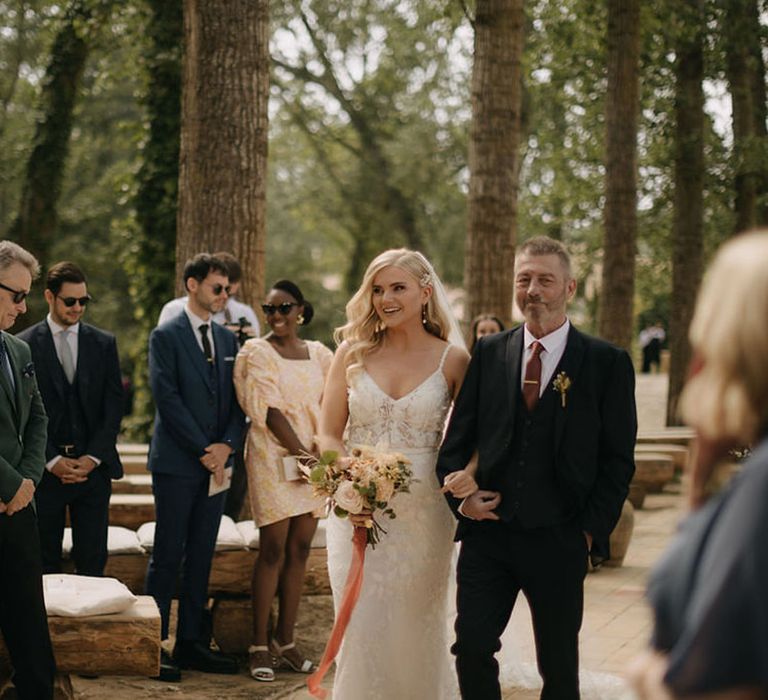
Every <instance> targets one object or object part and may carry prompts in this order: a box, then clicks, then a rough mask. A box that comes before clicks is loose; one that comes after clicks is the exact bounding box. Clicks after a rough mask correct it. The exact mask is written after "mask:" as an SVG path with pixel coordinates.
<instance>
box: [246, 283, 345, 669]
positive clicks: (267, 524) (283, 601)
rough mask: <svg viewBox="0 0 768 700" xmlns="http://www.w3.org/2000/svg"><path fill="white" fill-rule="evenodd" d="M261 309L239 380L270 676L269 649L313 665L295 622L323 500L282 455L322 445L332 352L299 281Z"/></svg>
mask: <svg viewBox="0 0 768 700" xmlns="http://www.w3.org/2000/svg"><path fill="white" fill-rule="evenodd" d="M262 309H263V310H264V314H265V316H266V319H267V323H268V324H269V327H270V329H271V332H270V333H269V334H268V335H267V336H265V337H264V338H257V339H254V340H249V341H248V342H246V343H245V345H244V346H243V348H242V349H241V350H240V353H239V354H238V356H237V362H236V365H235V386H236V390H237V396H238V399H239V401H240V405H241V406H242V407H243V410H244V411H245V413H246V414H247V415H248V417H249V418H250V419H251V428H250V430H249V432H248V438H247V443H246V468H247V473H248V494H249V499H250V505H251V513H252V515H253V519H254V521H255V523H256V525H257V527H258V528H259V555H258V558H257V559H256V563H255V565H254V569H253V580H252V589H251V592H252V603H253V635H254V636H253V645H252V646H251V648H250V649H249V652H250V672H251V675H252V676H253V678H254V679H256V680H258V681H272V680H274V677H275V674H274V670H273V668H272V660H271V655H275V656H277V657H278V659H279V660H280V661H281V662H282V663H284V664H285V665H287V666H289V667H290V668H292V669H293V670H294V671H300V672H304V673H308V672H310V671H311V670H312V669H313V664H312V662H311V661H309V660H308V659H305V658H304V657H303V656H302V655H301V654H300V653H299V652H298V650H297V649H296V647H295V645H294V641H293V630H294V626H295V623H296V616H297V612H298V607H299V601H300V599H301V589H302V584H303V581H304V571H305V568H306V562H307V556H308V554H309V548H310V544H311V542H312V537H313V536H314V534H315V530H316V528H317V518H318V517H321V516H322V515H323V513H324V503H323V501H322V500H321V499H319V498H317V497H315V496H314V495H313V493H312V488H311V486H309V484H307V483H306V482H305V481H303V480H302V479H299V478H295V477H296V476H297V475H296V474H291V473H286V465H284V461H283V460H284V458H285V457H290V456H291V455H302V454H315V453H316V448H315V444H314V439H315V434H316V433H317V425H318V416H319V413H320V399H321V397H322V392H323V385H324V383H325V377H326V374H327V373H328V368H329V367H330V363H331V359H332V357H333V354H332V353H331V351H330V350H329V349H328V348H326V347H325V346H324V345H323V344H322V343H320V342H317V341H314V340H306V341H305V340H302V339H301V338H299V335H298V328H299V326H305V325H307V324H308V323H309V322H310V320H311V319H312V315H313V310H312V305H311V304H310V303H309V302H307V301H306V300H305V299H304V296H303V294H302V293H301V290H300V289H299V288H298V287H297V286H296V285H295V284H294V283H293V282H290V281H288V280H281V281H279V282H276V283H275V284H274V285H273V286H272V288H271V289H270V290H269V293H268V294H267V296H266V299H265V303H264V304H263V305H262ZM287 461H288V462H289V464H288V465H287V466H288V467H290V460H287ZM292 477H294V478H292ZM278 591H279V593H280V595H279V598H280V611H279V615H278V620H277V625H276V627H275V629H274V632H273V634H274V637H273V638H272V639H271V640H268V639H267V627H268V624H269V614H270V609H271V606H272V600H273V598H274V597H275V593H277V592H278Z"/></svg>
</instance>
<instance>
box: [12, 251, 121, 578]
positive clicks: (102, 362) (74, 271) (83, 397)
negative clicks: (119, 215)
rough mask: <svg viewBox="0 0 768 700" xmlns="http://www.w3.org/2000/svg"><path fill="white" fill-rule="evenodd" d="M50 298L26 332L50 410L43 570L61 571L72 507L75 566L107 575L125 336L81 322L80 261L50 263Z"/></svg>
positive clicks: (41, 495)
mask: <svg viewBox="0 0 768 700" xmlns="http://www.w3.org/2000/svg"><path fill="white" fill-rule="evenodd" d="M45 300H46V301H47V302H48V316H47V318H45V319H44V320H43V321H40V322H39V323H36V324H35V325H34V326H32V327H30V328H27V329H26V330H25V331H23V332H22V333H19V338H21V339H22V340H24V341H26V342H27V343H29V347H30V349H31V350H32V359H33V360H34V362H35V367H37V383H38V386H39V387H40V393H41V395H42V397H43V403H44V404H45V411H46V413H47V414H48V441H47V443H46V448H45V459H46V464H45V468H46V470H45V472H43V478H42V480H41V481H40V484H39V485H38V487H37V493H36V494H35V498H36V501H37V518H38V525H39V526H40V544H41V547H42V554H43V573H46V574H51V573H58V572H60V571H61V538H62V535H63V533H64V521H65V517H66V511H67V508H68V509H69V517H70V521H71V523H72V559H73V560H74V562H75V571H76V572H77V573H78V574H82V575H84V576H102V575H103V573H104V566H105V565H106V563H107V529H108V526H109V497H110V495H111V494H112V479H119V478H120V477H122V475H123V465H122V463H121V462H120V457H119V456H118V454H117V449H116V447H115V443H116V442H117V434H118V433H119V432H120V419H121V417H122V413H123V386H122V382H121V380H120V360H119V359H118V355H117V342H116V341H115V337H114V336H113V335H112V334H111V333H106V332H105V331H102V330H100V329H98V328H95V327H94V326H90V325H87V324H85V323H82V322H81V319H82V317H83V313H84V312H85V307H86V305H87V304H88V302H89V301H90V300H91V297H90V296H89V294H88V287H87V283H86V279H85V274H84V273H83V271H82V270H81V269H80V268H79V267H78V266H77V265H75V264H74V263H71V262H60V263H56V264H55V265H53V266H52V267H51V268H50V270H48V274H47V275H46V279H45Z"/></svg>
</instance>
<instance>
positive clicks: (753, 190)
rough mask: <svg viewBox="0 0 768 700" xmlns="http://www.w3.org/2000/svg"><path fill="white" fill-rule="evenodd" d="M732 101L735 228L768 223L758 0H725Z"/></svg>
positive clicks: (767, 144)
mask: <svg viewBox="0 0 768 700" xmlns="http://www.w3.org/2000/svg"><path fill="white" fill-rule="evenodd" d="M723 4H724V5H725V9H726V11H725V16H724V20H723V23H722V24H723V26H722V31H723V34H724V38H725V51H726V57H727V75H728V83H729V86H730V92H731V102H732V106H733V116H732V124H733V160H734V209H735V215H736V218H735V222H734V232H735V233H737V232H739V231H745V230H747V229H750V228H754V227H755V226H758V225H762V224H765V223H768V164H767V163H766V159H767V158H768V136H767V135H766V125H765V120H766V90H765V64H764V62H763V54H762V46H761V37H760V34H761V27H760V19H759V8H758V4H757V0H723Z"/></svg>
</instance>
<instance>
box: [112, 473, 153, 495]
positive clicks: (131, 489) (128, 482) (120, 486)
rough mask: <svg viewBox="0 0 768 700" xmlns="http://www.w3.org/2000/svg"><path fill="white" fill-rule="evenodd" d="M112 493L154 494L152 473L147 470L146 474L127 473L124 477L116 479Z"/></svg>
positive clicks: (113, 482)
mask: <svg viewBox="0 0 768 700" xmlns="http://www.w3.org/2000/svg"><path fill="white" fill-rule="evenodd" d="M112 493H113V494H118V493H133V494H143V495H145V496H146V495H152V475H151V474H149V473H146V472H145V473H144V474H126V475H125V476H124V477H123V478H122V479H114V480H113V481H112Z"/></svg>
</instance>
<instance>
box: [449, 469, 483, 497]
mask: <svg viewBox="0 0 768 700" xmlns="http://www.w3.org/2000/svg"><path fill="white" fill-rule="evenodd" d="M477 490H478V486H477V482H476V481H475V478H474V477H473V476H472V475H471V474H470V473H469V472H468V471H467V470H466V469H460V470H459V471H457V472H451V473H450V474H448V476H446V477H445V481H444V482H443V488H441V489H440V491H441V492H442V493H447V492H449V491H450V493H451V495H452V496H453V497H454V498H466V497H467V496H471V495H472V494H473V493H475V491H477Z"/></svg>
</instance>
